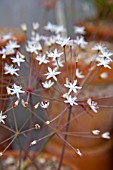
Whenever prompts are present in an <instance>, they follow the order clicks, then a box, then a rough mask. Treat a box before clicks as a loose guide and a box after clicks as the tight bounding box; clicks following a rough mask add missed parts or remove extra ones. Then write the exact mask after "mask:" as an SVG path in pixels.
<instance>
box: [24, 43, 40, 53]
mask: <svg viewBox="0 0 113 170" xmlns="http://www.w3.org/2000/svg"><path fill="white" fill-rule="evenodd" d="M38 50H39V46H38V44H34V43H33V42H31V41H28V46H26V51H28V52H30V53H35V54H36V55H37V54H38Z"/></svg>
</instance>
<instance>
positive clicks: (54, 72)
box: [45, 67, 61, 81]
mask: <svg viewBox="0 0 113 170" xmlns="http://www.w3.org/2000/svg"><path fill="white" fill-rule="evenodd" d="M48 71H49V72H48V73H46V74H45V76H47V77H46V79H49V78H53V79H54V80H55V81H57V78H56V75H58V74H60V73H61V72H59V71H57V68H54V69H53V70H52V69H51V68H50V67H48Z"/></svg>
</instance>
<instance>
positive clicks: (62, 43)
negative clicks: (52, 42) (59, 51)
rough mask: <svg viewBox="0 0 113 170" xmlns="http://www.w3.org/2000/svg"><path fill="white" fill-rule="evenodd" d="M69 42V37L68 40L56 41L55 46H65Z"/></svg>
mask: <svg viewBox="0 0 113 170" xmlns="http://www.w3.org/2000/svg"><path fill="white" fill-rule="evenodd" d="M69 41H70V37H69V38H60V39H59V40H58V41H56V43H57V44H60V45H61V47H64V46H66V45H67V44H68V43H69Z"/></svg>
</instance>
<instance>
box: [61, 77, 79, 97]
mask: <svg viewBox="0 0 113 170" xmlns="http://www.w3.org/2000/svg"><path fill="white" fill-rule="evenodd" d="M76 84H77V80H74V82H73V83H71V82H69V81H67V82H66V84H64V86H65V87H67V88H69V91H68V94H70V93H71V92H72V91H73V92H74V93H77V89H81V88H82V87H79V86H77V85H76Z"/></svg>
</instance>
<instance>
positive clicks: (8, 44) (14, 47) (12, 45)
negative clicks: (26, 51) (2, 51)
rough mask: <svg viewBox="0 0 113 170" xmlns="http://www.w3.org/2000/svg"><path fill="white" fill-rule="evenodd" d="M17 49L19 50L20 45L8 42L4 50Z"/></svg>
mask: <svg viewBox="0 0 113 170" xmlns="http://www.w3.org/2000/svg"><path fill="white" fill-rule="evenodd" d="M8 48H9V49H17V48H20V45H18V44H17V42H16V41H9V42H8V43H7V45H6V49H8Z"/></svg>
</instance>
